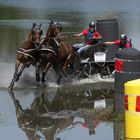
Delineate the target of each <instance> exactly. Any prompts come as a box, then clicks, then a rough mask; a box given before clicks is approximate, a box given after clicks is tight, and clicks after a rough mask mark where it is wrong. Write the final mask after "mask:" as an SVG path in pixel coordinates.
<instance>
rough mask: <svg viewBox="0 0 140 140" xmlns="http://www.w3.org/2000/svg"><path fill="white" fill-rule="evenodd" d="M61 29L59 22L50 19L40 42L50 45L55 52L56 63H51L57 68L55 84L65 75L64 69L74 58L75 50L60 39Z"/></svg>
mask: <svg viewBox="0 0 140 140" xmlns="http://www.w3.org/2000/svg"><path fill="white" fill-rule="evenodd" d="M61 30H62V26H61V24H60V23H59V22H57V23H55V22H54V21H51V22H50V24H49V27H48V30H47V32H46V36H45V39H44V41H43V42H42V43H43V44H45V45H46V44H47V46H51V49H53V50H54V51H55V52H56V54H57V59H56V60H55V62H56V63H55V64H54V65H53V67H54V69H56V68H58V69H57V70H55V71H56V72H58V75H59V76H58V79H57V84H60V81H61V79H62V77H63V75H65V76H67V75H66V70H67V68H68V67H69V65H71V64H72V63H73V62H74V58H75V50H74V48H73V46H72V45H71V44H70V43H68V42H65V41H63V40H62V38H61V34H60V33H61ZM56 64H57V66H56ZM58 70H59V71H58Z"/></svg>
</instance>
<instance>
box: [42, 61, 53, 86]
mask: <svg viewBox="0 0 140 140" xmlns="http://www.w3.org/2000/svg"><path fill="white" fill-rule="evenodd" d="M51 64H52V63H51V62H49V63H48V64H47V65H46V67H45V69H44V71H43V72H42V78H41V82H42V83H45V82H46V80H45V76H46V73H47V71H48V69H49V68H50V67H51Z"/></svg>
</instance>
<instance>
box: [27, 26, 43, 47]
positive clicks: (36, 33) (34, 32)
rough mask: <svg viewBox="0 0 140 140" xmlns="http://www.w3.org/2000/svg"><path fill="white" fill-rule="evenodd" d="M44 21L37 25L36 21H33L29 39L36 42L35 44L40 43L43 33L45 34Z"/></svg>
mask: <svg viewBox="0 0 140 140" xmlns="http://www.w3.org/2000/svg"><path fill="white" fill-rule="evenodd" d="M41 26H42V23H41V24H39V25H37V24H36V23H33V26H32V29H31V33H30V36H29V39H30V40H31V41H33V42H34V43H35V45H39V44H40V41H41V35H42V34H43V31H42V29H41Z"/></svg>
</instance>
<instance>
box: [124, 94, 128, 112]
mask: <svg viewBox="0 0 140 140" xmlns="http://www.w3.org/2000/svg"><path fill="white" fill-rule="evenodd" d="M124 99H125V109H126V110H128V95H125V97H124Z"/></svg>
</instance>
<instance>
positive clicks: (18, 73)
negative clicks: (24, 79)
mask: <svg viewBox="0 0 140 140" xmlns="http://www.w3.org/2000/svg"><path fill="white" fill-rule="evenodd" d="M25 67H26V65H24V64H23V65H22V66H21V68H20V70H19V71H18V72H17V73H16V76H15V78H16V82H17V81H18V80H19V77H20V76H21V74H22V72H23V70H24V69H25Z"/></svg>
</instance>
